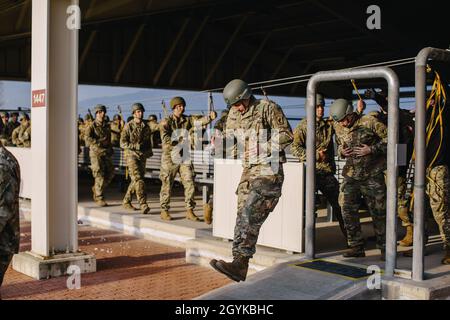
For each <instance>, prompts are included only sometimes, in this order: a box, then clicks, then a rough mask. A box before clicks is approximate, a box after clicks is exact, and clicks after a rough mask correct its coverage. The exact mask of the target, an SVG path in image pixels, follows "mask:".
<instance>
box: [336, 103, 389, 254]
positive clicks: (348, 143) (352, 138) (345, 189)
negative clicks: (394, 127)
mask: <svg viewBox="0 0 450 320" xmlns="http://www.w3.org/2000/svg"><path fill="white" fill-rule="evenodd" d="M358 103H359V104H361V103H362V100H360V101H359V102H358ZM330 115H331V117H332V118H333V120H334V121H335V132H336V140H337V143H338V145H339V148H338V152H339V154H340V155H341V156H342V157H344V158H346V162H345V166H344V169H343V171H342V175H343V177H344V182H343V183H342V185H341V190H340V194H339V203H340V205H341V208H342V216H343V218H344V222H345V228H346V230H347V242H348V246H349V248H350V249H349V250H348V251H347V252H345V253H344V257H364V256H365V251H364V239H363V237H362V234H361V223H360V221H359V212H358V209H359V206H360V198H361V196H362V197H363V198H364V200H365V201H366V203H367V206H368V208H369V212H370V215H371V216H372V222H373V226H374V229H375V235H376V242H377V243H376V245H377V248H379V249H381V254H382V257H381V259H382V260H384V255H385V247H386V183H385V180H384V170H385V169H386V153H387V128H386V126H385V125H384V124H383V123H381V122H379V121H378V120H377V119H375V118H374V117H371V116H361V115H359V114H358V113H356V112H353V108H352V106H351V104H350V103H349V101H347V100H345V99H337V100H336V101H334V103H333V104H332V105H331V108H330Z"/></svg>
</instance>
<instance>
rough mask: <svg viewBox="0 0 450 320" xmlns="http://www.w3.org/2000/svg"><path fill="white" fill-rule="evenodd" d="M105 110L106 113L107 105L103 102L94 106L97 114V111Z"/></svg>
mask: <svg viewBox="0 0 450 320" xmlns="http://www.w3.org/2000/svg"><path fill="white" fill-rule="evenodd" d="M100 111H103V112H105V113H106V107H105V106H104V105H103V104H98V105H96V106H95V108H94V113H95V114H97V112H100Z"/></svg>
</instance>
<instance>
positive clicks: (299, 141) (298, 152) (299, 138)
mask: <svg viewBox="0 0 450 320" xmlns="http://www.w3.org/2000/svg"><path fill="white" fill-rule="evenodd" d="M291 152H292V155H293V156H294V157H296V158H298V159H299V160H300V161H305V160H306V121H305V120H302V121H301V122H300V123H299V124H298V126H297V128H295V130H294V141H293V142H292V145H291Z"/></svg>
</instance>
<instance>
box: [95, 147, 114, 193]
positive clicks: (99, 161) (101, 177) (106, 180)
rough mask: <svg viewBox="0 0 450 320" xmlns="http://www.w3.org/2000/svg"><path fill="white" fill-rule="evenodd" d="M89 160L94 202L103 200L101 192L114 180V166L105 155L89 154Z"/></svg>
mask: <svg viewBox="0 0 450 320" xmlns="http://www.w3.org/2000/svg"><path fill="white" fill-rule="evenodd" d="M89 156H90V158H91V170H92V176H93V177H94V179H95V181H94V187H93V191H94V192H95V194H94V199H95V200H103V191H104V190H105V188H106V187H107V186H108V185H109V184H110V183H111V181H112V179H113V178H114V166H113V162H112V158H111V156H109V155H106V154H101V155H99V154H96V153H93V152H90V153H89Z"/></svg>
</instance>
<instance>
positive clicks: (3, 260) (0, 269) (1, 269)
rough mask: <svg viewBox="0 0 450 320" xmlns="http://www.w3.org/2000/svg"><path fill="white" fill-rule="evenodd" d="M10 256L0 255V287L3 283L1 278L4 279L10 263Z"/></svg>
mask: <svg viewBox="0 0 450 320" xmlns="http://www.w3.org/2000/svg"><path fill="white" fill-rule="evenodd" d="M12 257H13V255H12V254H7V255H5V254H0V287H1V285H2V283H3V278H4V277H5V273H6V270H7V269H8V266H9V264H10V262H11V259H12Z"/></svg>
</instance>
